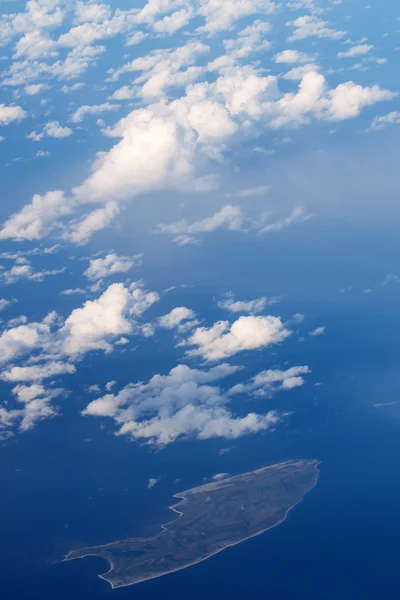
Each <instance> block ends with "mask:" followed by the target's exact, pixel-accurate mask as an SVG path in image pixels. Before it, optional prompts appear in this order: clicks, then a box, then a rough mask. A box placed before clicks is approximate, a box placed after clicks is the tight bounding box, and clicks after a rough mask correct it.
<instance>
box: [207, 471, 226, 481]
mask: <svg viewBox="0 0 400 600" xmlns="http://www.w3.org/2000/svg"><path fill="white" fill-rule="evenodd" d="M228 475H229V473H215V475H213V476H212V477H211V479H212V480H213V481H222V479H226V477H228Z"/></svg>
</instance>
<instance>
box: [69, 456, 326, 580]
mask: <svg viewBox="0 0 400 600" xmlns="http://www.w3.org/2000/svg"><path fill="white" fill-rule="evenodd" d="M318 465H319V461H317V460H303V459H298V460H291V461H288V462H284V463H279V464H276V465H272V466H268V467H263V468H262V469H257V470H256V471H251V472H249V473H242V474H241V475H236V476H235V477H229V478H228V479H223V480H222V481H215V482H213V483H208V484H205V485H201V486H199V487H195V488H192V489H190V490H186V491H185V492H180V493H179V494H175V496H174V497H175V498H181V501H180V502H178V503H177V504H174V505H173V506H171V507H170V508H171V509H172V510H173V511H175V512H176V513H178V514H179V517H177V518H176V519H174V520H172V521H170V522H169V523H166V524H165V525H162V526H161V532H160V533H159V534H158V535H156V536H154V537H151V538H142V539H140V538H130V539H126V540H121V541H117V542H114V543H111V544H107V545H105V546H93V547H91V548H82V549H79V550H73V551H72V552H69V554H67V556H66V557H65V560H73V559H75V558H84V557H85V556H101V557H102V558H104V559H106V560H107V561H108V562H109V564H110V570H109V571H108V572H107V573H106V574H105V575H101V577H102V578H103V579H105V580H106V581H108V582H109V583H110V584H111V586H112V587H113V588H118V587H123V586H128V585H133V584H135V583H139V582H141V581H146V580H148V579H153V578H155V577H161V576H162V575H167V573H173V572H174V571H179V570H180V569H184V568H186V567H189V566H191V565H194V564H196V563H198V562H201V561H203V560H206V559H207V558H209V557H211V556H213V555H214V554H217V553H218V552H221V550H224V549H225V548H228V547H229V546H234V545H236V544H239V543H240V542H243V541H245V540H247V539H249V538H251V537H254V536H256V535H259V534H260V533H263V532H264V531H267V530H268V529H270V528H271V527H274V526H276V525H278V524H279V523H282V521H284V520H285V518H286V516H287V514H288V512H289V510H290V509H291V508H293V507H294V506H295V505H296V504H298V503H299V502H301V501H302V500H303V498H304V496H305V494H307V492H309V491H310V490H311V489H312V488H313V487H314V486H315V485H316V483H317V481H318V474H319V471H318Z"/></svg>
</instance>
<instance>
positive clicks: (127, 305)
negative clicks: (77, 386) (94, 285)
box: [60, 283, 158, 357]
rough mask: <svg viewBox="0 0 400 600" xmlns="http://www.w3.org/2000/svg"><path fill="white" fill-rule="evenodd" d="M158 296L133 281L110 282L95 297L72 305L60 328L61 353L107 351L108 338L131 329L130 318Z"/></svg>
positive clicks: (152, 302) (74, 353) (110, 341)
mask: <svg viewBox="0 0 400 600" xmlns="http://www.w3.org/2000/svg"><path fill="white" fill-rule="evenodd" d="M157 301H158V295H157V294H155V293H154V292H146V291H144V290H143V289H142V288H141V287H140V286H138V285H137V284H132V285H131V286H130V287H129V288H126V287H124V286H123V284H122V283H114V284H112V285H110V286H109V287H108V288H107V290H106V291H105V292H104V293H103V294H102V295H101V296H100V297H99V298H97V299H96V300H87V302H85V304H84V305H83V307H82V308H76V309H75V310H73V311H72V313H71V314H70V315H69V317H68V318H67V319H66V321H65V323H64V325H63V327H62V328H61V330H60V336H61V338H62V345H61V350H62V352H63V353H64V354H68V355H71V356H76V357H78V356H81V355H83V354H85V353H86V352H88V351H90V350H104V351H105V352H111V350H112V339H113V338H116V337H118V336H121V335H126V334H130V333H132V332H133V319H132V317H138V316H140V315H141V314H142V313H143V312H144V311H145V310H147V309H148V308H149V307H150V306H151V305H152V304H154V302H157Z"/></svg>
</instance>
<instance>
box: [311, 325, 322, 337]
mask: <svg viewBox="0 0 400 600" xmlns="http://www.w3.org/2000/svg"><path fill="white" fill-rule="evenodd" d="M325 329H326V327H317V328H316V329H314V330H313V331H310V333H309V334H308V335H311V336H313V337H314V336H316V335H323V334H324V333H325Z"/></svg>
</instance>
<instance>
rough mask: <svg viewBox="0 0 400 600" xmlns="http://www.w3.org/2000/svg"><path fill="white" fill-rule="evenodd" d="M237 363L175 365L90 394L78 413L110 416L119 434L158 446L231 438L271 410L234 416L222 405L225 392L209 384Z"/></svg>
mask: <svg viewBox="0 0 400 600" xmlns="http://www.w3.org/2000/svg"><path fill="white" fill-rule="evenodd" d="M239 368H240V367H233V366H230V365H227V364H221V365H218V366H217V367H213V368H211V369H209V370H208V371H200V370H197V369H191V368H189V367H187V366H185V365H179V366H178V367H176V368H174V369H172V370H171V371H170V373H169V374H168V375H155V376H154V377H152V378H151V379H150V381H149V382H148V383H134V384H130V385H128V386H126V387H125V388H123V389H122V390H121V391H120V392H119V393H118V394H107V395H105V396H103V397H102V398H99V399H97V400H94V401H93V402H91V403H90V404H89V405H88V406H87V408H86V409H85V411H84V414H85V415H92V416H101V417H106V416H108V417H112V418H114V420H115V422H116V424H117V426H118V427H119V434H120V435H128V436H129V437H131V438H132V439H135V440H139V441H147V442H148V443H151V444H155V445H158V446H165V445H167V444H169V443H171V442H173V441H175V440H177V439H181V438H186V437H197V438H198V439H208V438H211V437H225V438H232V439H233V438H237V437H240V436H242V435H246V434H249V433H254V432H257V431H261V430H265V429H269V428H271V427H273V426H274V425H276V423H277V422H278V420H279V415H278V414H277V413H275V412H273V411H270V412H269V413H267V414H265V415H257V414H254V413H250V414H247V415H245V416H242V417H240V416H234V415H232V413H231V412H230V411H229V410H228V409H227V408H226V406H225V405H226V404H227V403H228V402H229V401H230V399H229V397H228V396H227V395H224V394H222V393H221V391H220V389H219V388H218V387H215V386H213V385H210V384H211V383H213V382H215V381H218V380H220V379H222V378H225V377H228V376H229V375H232V374H234V373H235V372H237V371H238V369H239Z"/></svg>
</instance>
